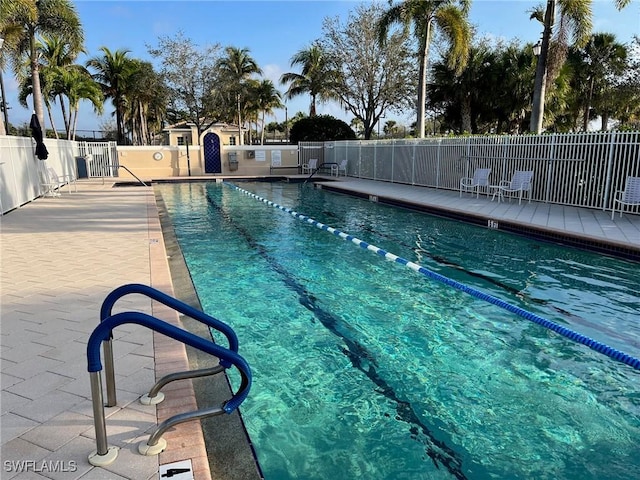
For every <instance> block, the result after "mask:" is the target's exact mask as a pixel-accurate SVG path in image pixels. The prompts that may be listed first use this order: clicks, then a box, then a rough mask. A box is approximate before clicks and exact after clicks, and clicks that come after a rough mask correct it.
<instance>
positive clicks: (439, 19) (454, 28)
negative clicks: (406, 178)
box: [379, 0, 471, 138]
mask: <svg viewBox="0 0 640 480" xmlns="http://www.w3.org/2000/svg"><path fill="white" fill-rule="evenodd" d="M389 4H390V8H389V9H388V10H387V11H386V12H385V13H384V15H383V16H382V18H381V20H380V22H379V41H380V43H383V44H384V42H385V39H386V37H387V34H388V32H389V29H390V28H391V26H392V25H393V24H401V25H402V26H403V27H404V28H405V30H409V29H413V34H414V36H415V38H416V40H417V42H418V57H419V59H420V61H419V68H420V71H419V74H418V99H417V103H416V110H417V114H418V117H417V129H418V131H417V134H418V137H420V138H424V134H425V111H426V94H427V72H428V64H429V48H430V46H431V40H432V37H433V34H434V30H436V29H437V30H439V31H440V32H441V33H442V35H444V38H445V39H446V41H447V43H448V45H449V49H450V53H449V55H448V61H449V64H450V66H451V67H455V68H456V71H457V72H459V71H461V70H462V68H463V67H464V65H465V63H466V61H467V57H468V52H469V45H470V42H471V26H470V24H469V21H468V19H467V15H468V12H469V7H470V4H471V0H404V1H402V2H400V3H399V4H395V5H394V4H393V0H389Z"/></svg>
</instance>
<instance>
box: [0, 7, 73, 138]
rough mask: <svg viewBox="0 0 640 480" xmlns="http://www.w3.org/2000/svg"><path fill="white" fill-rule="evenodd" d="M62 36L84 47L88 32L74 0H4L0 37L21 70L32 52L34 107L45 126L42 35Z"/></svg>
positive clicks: (17, 67)
mask: <svg viewBox="0 0 640 480" xmlns="http://www.w3.org/2000/svg"><path fill="white" fill-rule="evenodd" d="M43 34H49V35H58V36H60V37H62V38H64V39H65V41H66V42H67V43H68V44H69V45H72V46H73V48H74V49H80V48H81V46H82V44H83V42H84V34H83V31H82V26H81V24H80V18H79V16H78V14H77V12H76V9H75V6H74V5H73V3H72V2H71V1H70V0H0V36H2V37H3V38H4V39H5V42H6V44H7V45H6V48H7V49H8V51H9V52H10V55H11V56H12V62H13V66H14V71H16V72H18V71H19V69H20V65H21V58H22V56H23V55H28V57H29V62H30V71H31V85H32V89H33V109H34V111H35V113H36V115H37V116H38V120H40V124H41V125H43V126H44V100H43V95H42V90H41V86H40V62H39V61H38V48H37V46H38V44H37V41H38V38H39V37H40V36H41V35H43Z"/></svg>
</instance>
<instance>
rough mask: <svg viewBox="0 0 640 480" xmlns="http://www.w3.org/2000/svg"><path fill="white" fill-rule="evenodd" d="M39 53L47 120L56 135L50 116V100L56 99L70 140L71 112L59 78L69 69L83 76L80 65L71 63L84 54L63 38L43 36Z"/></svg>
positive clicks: (78, 46) (82, 50) (77, 46)
mask: <svg viewBox="0 0 640 480" xmlns="http://www.w3.org/2000/svg"><path fill="white" fill-rule="evenodd" d="M40 40H41V41H40V44H39V51H40V55H39V56H40V60H41V66H40V74H41V75H42V76H44V77H46V78H47V81H45V82H44V83H45V85H43V87H42V93H43V97H44V102H45V105H46V107H47V111H48V112H49V119H50V121H51V126H52V127H53V130H54V131H55V133H56V138H58V133H57V131H56V128H55V126H54V125H53V117H52V115H51V104H50V102H49V98H50V99H52V100H53V99H55V98H56V97H57V99H58V101H59V102H60V110H61V111H62V120H63V122H64V126H65V131H66V133H67V138H68V139H69V138H71V112H69V114H67V109H66V106H65V102H64V95H65V92H64V91H63V89H62V88H61V77H62V76H63V75H64V74H65V73H66V72H67V70H68V69H69V68H71V69H80V70H81V71H83V72H84V73H85V74H86V73H87V72H86V70H85V69H84V68H83V67H81V66H80V65H74V64H73V62H74V61H75V59H76V58H77V57H78V54H80V53H82V52H84V49H83V48H81V46H80V45H76V46H74V45H70V44H69V43H68V42H66V41H65V39H64V38H62V37H60V36H59V35H43V36H42V38H41V39H40Z"/></svg>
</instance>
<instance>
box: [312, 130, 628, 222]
mask: <svg viewBox="0 0 640 480" xmlns="http://www.w3.org/2000/svg"><path fill="white" fill-rule="evenodd" d="M317 147H318V143H301V144H300V151H301V155H302V154H303V153H304V152H306V151H311V149H313V152H314V155H315V158H318V159H319V161H320V162H338V163H339V162H340V161H341V160H343V159H346V160H347V161H348V164H347V175H349V176H352V177H357V178H366V179H371V180H381V181H386V182H397V183H404V184H410V185H420V186H426V187H432V188H438V189H448V190H458V189H459V187H460V178H462V177H470V176H473V171H474V170H475V169H476V168H491V176H490V183H491V184H496V185H497V184H498V183H500V181H501V180H509V179H510V178H511V175H512V174H513V172H514V171H515V170H533V171H534V172H535V173H534V179H533V191H532V200H535V201H540V202H548V203H557V204H562V205H574V206H578V207H587V208H598V209H607V208H610V207H611V204H612V201H613V197H614V195H615V192H616V190H623V189H624V187H625V181H626V178H627V177H629V176H634V177H637V176H640V132H596V133H576V134H552V135H528V136H486V137H462V138H461V137H458V138H434V139H425V140H378V141H353V140H351V141H339V142H325V143H324V147H323V149H322V150H318V149H317ZM318 152H320V154H319V155H318ZM629 211H630V212H633V213H639V212H640V209H639V208H637V207H635V208H632V209H630V210H629Z"/></svg>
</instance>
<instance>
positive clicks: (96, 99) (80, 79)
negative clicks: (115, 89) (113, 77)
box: [61, 65, 104, 140]
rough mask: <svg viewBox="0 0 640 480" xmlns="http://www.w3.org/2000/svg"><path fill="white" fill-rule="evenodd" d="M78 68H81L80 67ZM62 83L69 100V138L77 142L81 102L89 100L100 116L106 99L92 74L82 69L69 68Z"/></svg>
mask: <svg viewBox="0 0 640 480" xmlns="http://www.w3.org/2000/svg"><path fill="white" fill-rule="evenodd" d="M77 67H80V66H79V65H78V66H77ZM61 83H62V85H63V88H62V91H63V92H64V94H65V95H66V97H67V98H68V99H69V122H68V123H69V127H68V131H67V138H68V139H69V140H75V138H76V128H77V125H78V111H79V109H80V100H88V101H89V102H91V104H92V105H93V109H94V111H95V112H96V113H97V114H98V115H101V114H102V105H103V101H104V97H103V95H102V89H101V88H100V86H99V85H98V84H97V83H96V82H95V80H94V79H93V78H92V77H91V74H90V73H89V72H88V71H87V70H85V69H84V68H82V67H80V68H69V69H67V70H66V71H63V73H62V78H61ZM61 101H62V100H61Z"/></svg>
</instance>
